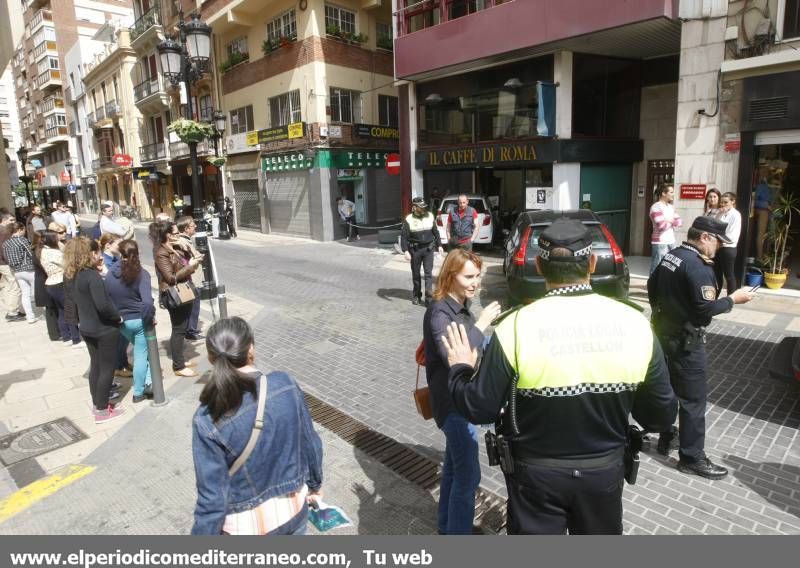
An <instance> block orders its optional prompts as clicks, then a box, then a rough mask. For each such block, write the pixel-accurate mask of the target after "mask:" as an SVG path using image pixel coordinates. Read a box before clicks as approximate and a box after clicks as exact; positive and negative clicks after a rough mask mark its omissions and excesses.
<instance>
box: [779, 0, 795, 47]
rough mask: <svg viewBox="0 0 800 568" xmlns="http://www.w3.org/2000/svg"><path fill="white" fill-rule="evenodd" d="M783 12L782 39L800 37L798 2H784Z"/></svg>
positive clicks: (792, 0)
mask: <svg viewBox="0 0 800 568" xmlns="http://www.w3.org/2000/svg"><path fill="white" fill-rule="evenodd" d="M785 2H786V5H785V6H784V12H783V37H782V38H781V39H789V38H797V37H800V0H785Z"/></svg>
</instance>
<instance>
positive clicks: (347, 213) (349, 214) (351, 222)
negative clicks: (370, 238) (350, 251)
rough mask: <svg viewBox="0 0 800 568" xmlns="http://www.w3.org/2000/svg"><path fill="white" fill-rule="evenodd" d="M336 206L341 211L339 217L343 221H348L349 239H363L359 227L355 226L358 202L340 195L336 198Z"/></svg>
mask: <svg viewBox="0 0 800 568" xmlns="http://www.w3.org/2000/svg"><path fill="white" fill-rule="evenodd" d="M336 208H337V209H338V211H339V217H340V218H341V219H342V222H343V223H347V240H348V241H352V240H353V238H356V239H358V240H361V236H360V235H359V234H358V227H356V226H355V222H356V204H355V203H353V202H352V201H350V200H347V199H345V198H344V197H339V198H338V199H337V200H336Z"/></svg>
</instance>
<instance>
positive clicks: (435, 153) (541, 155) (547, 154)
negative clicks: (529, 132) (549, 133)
mask: <svg viewBox="0 0 800 568" xmlns="http://www.w3.org/2000/svg"><path fill="white" fill-rule="evenodd" d="M557 151H558V141H557V140H541V141H536V142H532V141H528V142H517V143H502V144H482V145H475V146H461V147H450V148H445V149H441V150H427V151H425V150H422V151H419V152H417V153H416V160H415V161H416V168H417V169H418V170H427V169H467V168H474V167H479V166H507V165H525V164H532V163H542V162H553V161H555V160H556V159H557Z"/></svg>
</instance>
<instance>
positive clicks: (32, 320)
mask: <svg viewBox="0 0 800 568" xmlns="http://www.w3.org/2000/svg"><path fill="white" fill-rule="evenodd" d="M37 321H39V318H33V319H31V320H28V323H36V322H37Z"/></svg>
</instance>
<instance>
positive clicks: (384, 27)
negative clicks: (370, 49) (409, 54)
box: [375, 22, 394, 51]
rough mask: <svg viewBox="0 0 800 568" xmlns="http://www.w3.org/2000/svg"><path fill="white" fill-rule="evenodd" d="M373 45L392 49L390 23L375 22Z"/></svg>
mask: <svg viewBox="0 0 800 568" xmlns="http://www.w3.org/2000/svg"><path fill="white" fill-rule="evenodd" d="M375 45H376V46H378V48H380V49H386V50H388V51H392V49H393V47H394V44H393V42H392V25H391V24H386V23H384V22H377V23H376V24H375Z"/></svg>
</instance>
